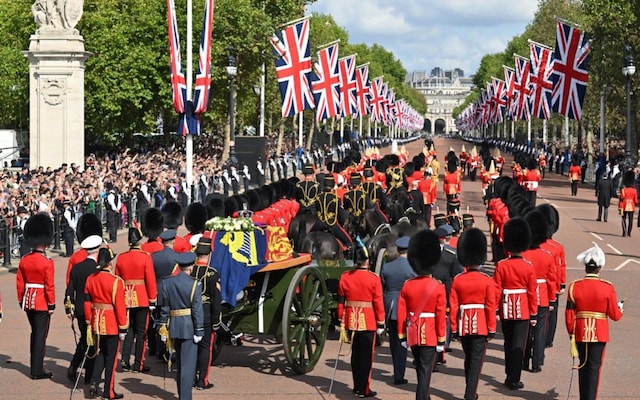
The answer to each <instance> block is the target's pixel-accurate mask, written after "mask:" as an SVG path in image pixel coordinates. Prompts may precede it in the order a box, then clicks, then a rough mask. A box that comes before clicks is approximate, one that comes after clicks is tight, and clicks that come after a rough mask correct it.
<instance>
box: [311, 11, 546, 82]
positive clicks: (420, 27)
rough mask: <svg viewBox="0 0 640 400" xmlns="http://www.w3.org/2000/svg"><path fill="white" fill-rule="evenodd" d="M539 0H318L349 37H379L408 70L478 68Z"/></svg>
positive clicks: (362, 39)
mask: <svg viewBox="0 0 640 400" xmlns="http://www.w3.org/2000/svg"><path fill="white" fill-rule="evenodd" d="M537 5H538V0H520V1H513V0H445V1H443V2H431V1H428V0H393V1H391V0H318V1H317V2H316V3H314V4H313V5H312V6H311V7H310V8H309V10H310V11H312V12H319V13H322V14H330V15H332V16H333V18H334V20H335V21H336V23H337V24H338V25H340V26H342V27H344V28H345V29H346V30H347V32H348V33H349V41H350V42H352V43H360V42H364V43H368V44H372V43H379V44H381V45H382V46H384V47H385V48H386V49H388V50H390V51H391V52H393V53H394V55H395V56H396V57H398V58H399V59H400V61H401V62H402V64H403V65H404V67H405V68H406V69H407V70H408V71H413V70H426V71H427V72H429V71H430V70H431V69H432V68H434V67H441V68H444V69H452V68H462V69H463V70H464V71H465V74H466V75H472V74H474V73H475V72H476V70H477V69H478V65H479V64H480V60H481V59H482V57H483V56H484V55H485V54H488V53H496V52H500V51H503V50H504V49H505V47H506V45H507V43H508V42H509V41H510V40H511V39H512V38H513V37H514V36H516V35H519V34H520V33H522V32H523V31H524V30H525V27H526V26H527V24H528V23H530V22H531V21H532V20H533V16H534V13H535V11H536V9H537Z"/></svg>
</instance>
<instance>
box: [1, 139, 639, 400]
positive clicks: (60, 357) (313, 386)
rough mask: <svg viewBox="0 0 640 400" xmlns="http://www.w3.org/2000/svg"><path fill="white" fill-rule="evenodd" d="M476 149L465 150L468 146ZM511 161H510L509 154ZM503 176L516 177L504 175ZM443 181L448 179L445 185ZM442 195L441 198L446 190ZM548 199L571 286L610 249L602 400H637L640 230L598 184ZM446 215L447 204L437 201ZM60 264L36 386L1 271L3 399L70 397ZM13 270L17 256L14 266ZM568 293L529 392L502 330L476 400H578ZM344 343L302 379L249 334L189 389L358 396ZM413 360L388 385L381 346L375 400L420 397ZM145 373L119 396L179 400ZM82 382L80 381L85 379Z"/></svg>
mask: <svg viewBox="0 0 640 400" xmlns="http://www.w3.org/2000/svg"><path fill="white" fill-rule="evenodd" d="M422 144H423V143H422V141H418V142H414V143H412V144H409V145H406V147H407V149H408V150H409V153H410V154H411V155H413V154H416V153H417V152H418V151H420V150H421V149H422ZM450 146H452V147H453V148H454V149H455V151H456V152H457V153H458V152H459V151H460V148H461V146H462V142H459V141H456V140H449V139H443V138H436V139H435V148H436V150H437V151H438V156H439V157H438V158H439V160H440V161H441V163H442V161H443V159H444V155H445V154H446V152H447V150H448V149H449V147H450ZM466 147H467V149H470V147H469V144H466ZM505 157H506V158H507V161H508V162H507V164H506V165H510V161H511V159H510V158H509V156H508V155H506V154H505ZM505 173H507V174H508V173H510V171H508V168H507V170H506V171H505ZM441 182H442V180H441ZM441 182H440V183H439V186H438V188H439V190H440V194H441V185H442V183H441ZM463 190H464V192H463V195H462V208H461V209H462V211H463V212H470V213H472V214H473V215H474V216H475V224H476V226H477V227H478V228H480V229H482V230H484V231H487V229H488V226H487V223H486V218H485V217H484V205H483V204H482V202H481V190H480V181H479V180H478V181H476V182H470V181H469V180H468V178H467V179H465V180H464V181H463ZM543 202H547V203H550V204H553V205H554V206H556V207H557V209H558V211H559V213H560V216H561V220H560V230H559V232H557V233H556V235H555V236H554V238H555V239H557V240H558V241H560V242H561V243H563V244H564V245H565V248H566V255H567V264H568V271H567V275H568V281H569V282H570V281H572V280H574V279H578V278H580V277H582V276H583V275H584V269H583V266H581V265H579V264H578V262H577V261H576V256H577V254H579V253H580V252H581V251H583V250H585V249H586V248H588V247H590V246H592V245H593V243H597V244H598V245H599V246H600V247H602V248H603V249H604V250H605V252H606V257H607V263H606V267H605V268H604V270H603V271H602V273H601V277H602V278H603V279H607V280H609V281H611V282H612V283H613V284H614V285H615V287H616V290H617V292H618V296H619V298H626V302H625V315H624V317H623V318H622V320H620V321H619V322H611V324H610V330H611V343H609V345H607V352H606V358H605V361H604V365H603V368H602V375H601V381H600V392H599V397H598V398H599V399H607V400H613V399H615V400H621V399H639V398H640V395H638V392H639V391H638V389H637V388H636V386H635V385H636V384H637V381H638V379H637V376H638V373H637V370H636V369H635V367H636V366H637V365H638V360H639V359H640V346H638V333H637V327H638V326H640V290H638V289H639V286H638V285H639V284H638V282H640V265H638V264H640V260H639V259H638V255H639V254H640V246H638V243H639V241H638V239H639V238H640V230H639V229H638V228H636V226H634V228H633V229H634V230H633V232H632V234H631V238H623V237H621V228H620V218H619V217H618V216H617V214H616V212H615V211H616V210H615V204H612V207H611V209H610V210H609V211H610V217H609V222H607V223H604V222H597V221H595V219H596V213H597V206H596V198H595V192H594V189H593V185H592V184H583V185H580V188H579V190H578V196H577V197H571V196H570V188H569V182H568V179H567V177H566V176H560V175H557V174H555V173H548V172H547V175H546V178H545V179H544V180H543V182H542V184H541V185H540V189H539V193H538V204H542V203H543ZM438 206H439V208H440V210H442V211H444V209H445V208H444V201H443V200H440V201H439V203H438ZM124 234H125V231H124V230H122V231H120V235H119V238H118V242H117V243H116V244H114V245H112V246H113V247H114V249H115V250H116V252H118V253H119V252H123V251H126V236H124ZM49 255H50V256H51V257H52V258H53V260H54V262H55V266H56V296H57V306H58V308H57V310H56V312H55V314H54V315H53V318H52V322H51V328H50V331H49V337H48V340H47V356H46V359H45V366H46V368H47V369H49V370H51V371H53V373H54V377H53V379H51V380H41V381H33V380H31V379H30V378H29V332H30V330H29V324H28V322H27V319H26V317H25V315H24V313H23V312H22V311H21V310H20V309H19V308H18V304H17V303H18V302H17V299H16V294H15V293H16V290H15V274H14V273H11V272H8V273H4V274H2V275H0V292H1V293H2V294H3V300H4V302H3V305H4V319H3V320H2V323H0V400H5V399H7V400H12V399H24V398H27V399H34V400H39V399H64V398H70V394H71V388H72V386H73V385H72V384H71V383H70V382H68V381H67V378H66V369H67V367H68V366H69V360H70V359H71V354H72V352H73V350H74V347H75V345H74V335H73V332H72V330H71V324H70V321H69V320H68V319H67V318H66V317H65V315H64V307H63V305H62V300H63V293H64V275H65V271H66V264H67V260H68V259H67V258H63V257H60V256H59V255H58V254H56V252H51V251H50V252H49ZM12 261H13V263H14V266H17V260H15V259H14V260H12ZM565 301H566V300H565V297H564V296H563V297H562V298H561V300H560V314H559V319H558V330H557V333H556V336H555V338H556V339H555V342H554V346H553V347H552V348H549V349H547V350H546V358H545V363H544V366H543V367H542V372H540V373H536V374H534V373H529V372H523V376H522V381H523V382H524V384H525V387H524V389H522V390H518V391H509V390H506V388H504V386H503V384H502V382H503V381H504V367H503V365H502V360H503V354H502V337H501V335H500V334H499V333H498V335H497V337H496V338H495V340H493V341H492V342H490V343H489V346H488V351H487V354H486V357H485V363H484V366H483V372H482V377H481V380H480V384H479V387H478V394H479V398H480V399H482V400H486V399H508V398H521V399H527V400H537V399H540V400H542V399H558V400H563V399H577V398H578V376H577V371H574V370H572V368H571V366H572V365H573V364H574V363H576V362H577V361H573V360H572V359H571V357H570V356H569V340H568V337H567V335H566V330H565V328H564V317H563V315H564V308H565ZM338 349H339V342H338V340H337V337H336V336H335V335H332V336H331V337H330V338H329V340H327V341H326V343H325V348H324V351H323V354H322V357H321V359H320V361H319V362H318V364H317V365H316V367H315V369H314V370H313V371H311V372H310V373H308V374H306V375H296V374H294V373H293V372H292V371H291V370H290V368H289V367H288V365H287V362H286V360H285V357H284V353H283V351H282V345H281V344H280V343H278V342H277V340H276V339H275V338H273V337H270V336H259V335H256V336H247V337H246V338H245V342H244V345H243V346H238V347H232V346H225V347H223V349H222V352H221V354H220V356H219V358H218V359H217V360H216V361H215V362H214V365H213V366H212V367H211V379H212V382H213V383H214V385H215V386H214V388H212V389H210V390H205V391H196V390H194V392H193V398H194V399H205V398H207V399H208V398H211V397H214V398H217V399H225V400H241V399H243V400H244V399H249V400H253V399H255V400H257V399H264V398H265V397H267V398H272V399H282V400H289V399H291V400H293V399H332V398H335V399H353V398H354V396H353V394H352V392H351V389H352V380H351V370H350V353H349V349H348V348H347V347H346V346H343V348H342V349H341V354H342V355H341V356H340V357H339V359H338V362H337V363H336V358H337V355H338ZM452 349H453V351H452V352H451V353H447V355H446V359H447V363H446V365H442V366H440V372H438V373H435V374H434V375H433V378H432V382H431V387H432V390H431V398H432V399H446V400H453V399H460V398H462V395H463V393H464V372H463V371H464V367H463V353H462V349H461V347H460V344H459V343H453V344H452ZM411 360H412V359H411V356H409V357H408V360H407V371H406V375H405V377H406V378H407V379H408V380H409V383H407V384H405V385H401V386H395V385H393V384H392V380H393V367H392V362H391V356H390V353H389V348H388V344H387V343H384V344H383V345H382V346H380V347H378V348H376V354H375V360H374V367H373V372H372V385H371V386H372V388H373V390H375V391H377V392H378V395H377V397H376V398H378V399H394V400H395V399H398V400H404V399H406V400H409V399H414V398H415V389H416V383H417V380H416V374H415V371H414V370H413V369H412V366H411ZM148 365H149V366H150V367H151V372H150V373H149V374H133V373H130V372H126V373H120V372H119V373H117V374H116V378H115V379H116V391H117V392H118V393H123V394H124V395H125V399H150V398H151V399H176V398H177V389H176V384H175V372H167V371H166V369H164V368H163V364H162V363H160V362H159V361H157V360H155V359H154V358H151V359H149V362H148ZM336 365H337V368H336V371H335V380H334V383H333V387H332V394H331V395H329V394H328V390H329V386H330V384H331V380H332V376H333V374H334V372H333V369H334V366H336ZM81 381H82V379H81ZM86 389H87V387H86V386H85V385H83V384H82V383H80V385H79V390H78V391H77V392H76V393H75V395H74V397H73V398H75V399H82V398H89V396H88V393H87V392H86Z"/></svg>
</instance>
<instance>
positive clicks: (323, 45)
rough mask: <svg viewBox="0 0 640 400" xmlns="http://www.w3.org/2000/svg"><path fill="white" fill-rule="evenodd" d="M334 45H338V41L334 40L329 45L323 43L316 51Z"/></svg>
mask: <svg viewBox="0 0 640 400" xmlns="http://www.w3.org/2000/svg"><path fill="white" fill-rule="evenodd" d="M336 43H340V39H336V40H334V41H333V42H329V43H325V44H322V45H320V46H317V47H316V50H322V49H324V48H327V47H329V46H333V45H334V44H336Z"/></svg>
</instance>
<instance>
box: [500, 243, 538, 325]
mask: <svg viewBox="0 0 640 400" xmlns="http://www.w3.org/2000/svg"><path fill="white" fill-rule="evenodd" d="M493 280H494V281H495V282H496V288H497V290H496V301H497V302H498V305H499V307H500V318H502V319H503V320H523V319H525V320H526V319H532V318H531V317H532V316H535V315H536V314H538V298H537V294H536V288H537V285H538V284H537V283H536V275H535V270H534V268H533V264H531V262H529V261H527V260H525V259H523V258H522V257H518V256H511V257H509V258H505V259H504V260H500V261H498V263H497V264H496V270H495V273H494V274H493Z"/></svg>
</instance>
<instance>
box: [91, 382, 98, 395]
mask: <svg viewBox="0 0 640 400" xmlns="http://www.w3.org/2000/svg"><path fill="white" fill-rule="evenodd" d="M97 395H98V385H96V384H95V383H91V384H90V385H89V396H91V398H94V397H96V396H97Z"/></svg>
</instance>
